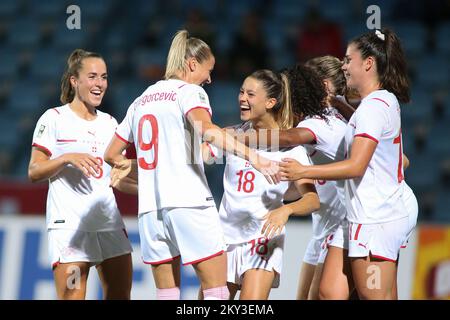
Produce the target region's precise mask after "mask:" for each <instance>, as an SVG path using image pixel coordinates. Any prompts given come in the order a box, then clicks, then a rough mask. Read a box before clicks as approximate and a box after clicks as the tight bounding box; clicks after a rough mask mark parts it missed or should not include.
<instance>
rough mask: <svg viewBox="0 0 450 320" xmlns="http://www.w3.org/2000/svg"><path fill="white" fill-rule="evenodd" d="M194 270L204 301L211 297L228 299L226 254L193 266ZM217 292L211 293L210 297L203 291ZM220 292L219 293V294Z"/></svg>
mask: <svg viewBox="0 0 450 320" xmlns="http://www.w3.org/2000/svg"><path fill="white" fill-rule="evenodd" d="M193 267H194V270H195V272H196V274H197V277H198V279H199V280H200V286H201V288H202V290H203V296H204V299H210V298H211V296H214V297H216V298H218V297H219V296H220V299H228V298H229V293H228V288H227V254H226V253H222V254H221V255H219V256H215V257H212V258H210V259H208V260H204V261H201V262H199V263H196V264H193ZM216 289H217V290H218V292H212V293H211V296H209V295H208V294H205V291H207V292H209V291H211V290H213V291H214V290H216ZM219 291H220V292H219Z"/></svg>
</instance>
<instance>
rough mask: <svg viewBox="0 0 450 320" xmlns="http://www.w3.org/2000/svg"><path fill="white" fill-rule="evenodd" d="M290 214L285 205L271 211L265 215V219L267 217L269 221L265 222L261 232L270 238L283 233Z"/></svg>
mask: <svg viewBox="0 0 450 320" xmlns="http://www.w3.org/2000/svg"><path fill="white" fill-rule="evenodd" d="M289 216H290V214H289V211H288V210H287V208H285V207H280V208H278V209H275V210H272V211H269V212H268V213H267V214H266V215H265V216H264V219H267V221H266V222H265V223H264V226H263V228H262V230H261V233H262V234H263V235H264V236H265V237H266V238H268V239H271V238H272V237H275V236H277V235H279V234H281V232H282V231H283V228H284V226H285V225H286V223H287V222H288V219H289Z"/></svg>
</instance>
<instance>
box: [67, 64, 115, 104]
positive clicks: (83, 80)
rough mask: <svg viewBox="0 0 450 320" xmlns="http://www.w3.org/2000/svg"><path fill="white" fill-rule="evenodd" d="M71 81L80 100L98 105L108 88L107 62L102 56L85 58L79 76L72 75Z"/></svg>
mask: <svg viewBox="0 0 450 320" xmlns="http://www.w3.org/2000/svg"><path fill="white" fill-rule="evenodd" d="M71 81H72V85H73V86H74V87H75V90H76V94H77V97H78V99H79V100H80V101H82V102H84V103H85V104H86V105H89V106H92V107H98V106H99V105H100V104H101V103H102V99H103V96H104V95H105V91H106V89H107V88H108V79H107V73H106V64H105V62H104V61H103V59H100V58H86V59H83V62H82V68H81V70H80V71H79V73H78V77H77V78H76V77H72V79H71Z"/></svg>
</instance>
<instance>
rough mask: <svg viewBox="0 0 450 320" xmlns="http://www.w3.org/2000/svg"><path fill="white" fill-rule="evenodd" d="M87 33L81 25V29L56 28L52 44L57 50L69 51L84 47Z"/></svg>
mask: <svg viewBox="0 0 450 320" xmlns="http://www.w3.org/2000/svg"><path fill="white" fill-rule="evenodd" d="M88 35H89V33H87V32H86V30H84V29H83V26H82V27H81V30H77V29H74V30H69V29H67V28H57V29H56V34H55V37H54V41H53V45H54V47H55V48H56V49H58V50H65V51H67V52H71V51H72V50H74V49H76V48H84V47H85V44H86V40H87V39H86V38H87V37H88Z"/></svg>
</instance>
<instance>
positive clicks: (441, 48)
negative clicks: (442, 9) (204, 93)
mask: <svg viewBox="0 0 450 320" xmlns="http://www.w3.org/2000/svg"><path fill="white" fill-rule="evenodd" d="M436 49H437V50H438V52H440V53H441V54H443V55H447V56H449V55H450V21H446V22H443V23H442V24H441V25H440V26H439V28H438V30H437V31H436Z"/></svg>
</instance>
